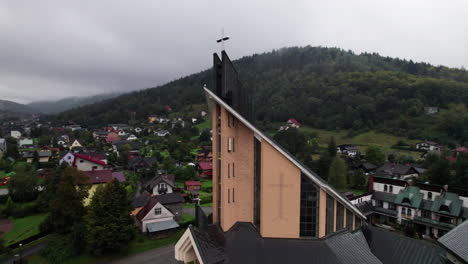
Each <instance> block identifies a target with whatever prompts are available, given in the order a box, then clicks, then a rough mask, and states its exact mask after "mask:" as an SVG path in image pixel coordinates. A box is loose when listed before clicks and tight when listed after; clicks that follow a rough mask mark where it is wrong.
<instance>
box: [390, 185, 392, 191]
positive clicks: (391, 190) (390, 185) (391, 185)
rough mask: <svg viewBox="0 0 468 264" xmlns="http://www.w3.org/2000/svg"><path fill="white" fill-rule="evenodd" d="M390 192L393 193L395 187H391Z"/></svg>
mask: <svg viewBox="0 0 468 264" xmlns="http://www.w3.org/2000/svg"><path fill="white" fill-rule="evenodd" d="M390 192H391V193H393V186H392V185H390Z"/></svg>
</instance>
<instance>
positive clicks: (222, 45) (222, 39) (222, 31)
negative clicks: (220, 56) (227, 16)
mask: <svg viewBox="0 0 468 264" xmlns="http://www.w3.org/2000/svg"><path fill="white" fill-rule="evenodd" d="M229 38H230V37H229V36H224V28H223V29H222V30H221V38H220V39H217V40H216V42H217V43H221V50H224V42H225V41H227V40H229Z"/></svg>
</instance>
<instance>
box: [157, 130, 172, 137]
mask: <svg viewBox="0 0 468 264" xmlns="http://www.w3.org/2000/svg"><path fill="white" fill-rule="evenodd" d="M154 134H155V135H156V136H158V137H165V136H168V135H170V134H171V132H169V131H167V130H165V129H157V130H156V131H154Z"/></svg>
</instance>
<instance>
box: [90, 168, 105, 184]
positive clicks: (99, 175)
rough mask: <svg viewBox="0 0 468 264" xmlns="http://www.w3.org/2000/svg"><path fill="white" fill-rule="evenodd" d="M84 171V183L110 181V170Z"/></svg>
mask: <svg viewBox="0 0 468 264" xmlns="http://www.w3.org/2000/svg"><path fill="white" fill-rule="evenodd" d="M85 173H86V175H87V176H88V180H87V181H86V184H99V183H109V182H111V181H112V170H95V171H87V172H85Z"/></svg>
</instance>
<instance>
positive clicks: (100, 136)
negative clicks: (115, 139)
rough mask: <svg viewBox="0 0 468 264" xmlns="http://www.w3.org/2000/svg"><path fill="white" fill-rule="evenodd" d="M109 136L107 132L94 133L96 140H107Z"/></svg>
mask: <svg viewBox="0 0 468 264" xmlns="http://www.w3.org/2000/svg"><path fill="white" fill-rule="evenodd" d="M108 134H109V132H107V131H101V130H99V131H93V138H94V139H105V138H107V135H108Z"/></svg>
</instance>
